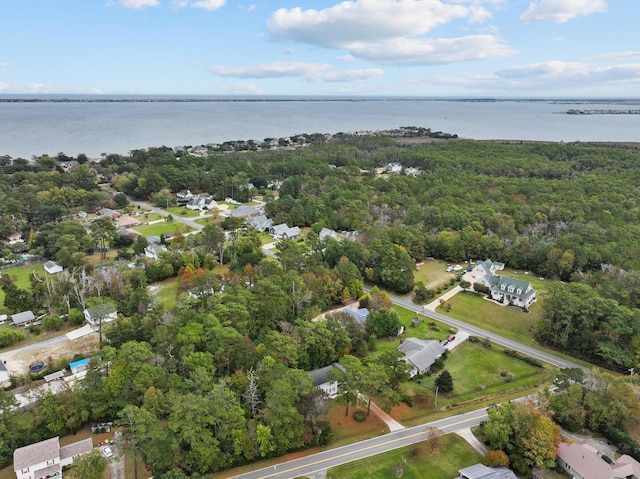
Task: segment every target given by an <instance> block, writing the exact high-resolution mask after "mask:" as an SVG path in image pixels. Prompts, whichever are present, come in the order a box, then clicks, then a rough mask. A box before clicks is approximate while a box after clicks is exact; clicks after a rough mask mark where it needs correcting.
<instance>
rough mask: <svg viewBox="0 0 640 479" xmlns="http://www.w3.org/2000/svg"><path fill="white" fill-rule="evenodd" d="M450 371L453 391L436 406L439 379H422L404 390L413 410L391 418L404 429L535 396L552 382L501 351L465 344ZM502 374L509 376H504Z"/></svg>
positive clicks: (440, 396) (394, 412) (540, 371)
mask: <svg viewBox="0 0 640 479" xmlns="http://www.w3.org/2000/svg"><path fill="white" fill-rule="evenodd" d="M445 369H447V370H448V371H449V372H450V373H451V376H452V377H453V387H454V390H453V392H451V393H448V394H443V393H439V394H438V404H437V407H436V404H435V385H434V383H435V380H436V377H437V375H438V374H439V373H440V372H438V373H435V374H434V375H432V376H423V377H422V379H421V381H422V384H420V383H419V382H418V381H417V380H416V379H413V380H411V381H408V382H407V383H406V384H405V385H404V386H403V390H404V392H405V394H407V395H408V396H410V397H412V398H413V399H414V401H415V405H414V406H413V407H408V406H407V405H406V404H401V405H399V406H396V407H394V408H393V409H392V411H391V415H392V416H393V417H394V418H395V419H396V420H397V421H399V422H401V423H402V424H405V425H415V424H419V423H421V422H425V421H427V420H432V419H434V418H433V417H431V415H432V414H433V413H436V412H438V411H443V410H447V409H450V408H454V407H458V406H459V405H462V404H469V405H471V406H470V409H476V408H477V407H480V405H481V403H482V402H483V401H485V400H486V401H489V402H496V400H497V399H498V398H500V400H506V398H507V397H508V396H509V395H512V394H514V395H515V396H516V397H517V396H522V395H525V394H527V392H525V391H529V390H531V391H530V392H532V390H533V389H536V388H538V387H540V386H541V385H543V384H545V383H546V382H548V381H550V380H551V379H552V376H553V373H552V372H551V371H550V370H548V369H543V368H536V367H533V366H530V365H529V364H527V363H525V362H524V361H521V360H518V359H515V358H512V357H510V356H507V355H506V354H504V353H503V352H502V350H501V349H500V348H497V347H495V346H494V347H491V348H486V347H484V346H482V345H480V344H479V343H469V342H466V343H464V344H462V345H461V346H459V347H458V348H456V349H455V350H454V351H453V352H451V353H449V358H448V359H447V361H446V364H445ZM501 373H504V374H506V375H505V376H502V375H501Z"/></svg>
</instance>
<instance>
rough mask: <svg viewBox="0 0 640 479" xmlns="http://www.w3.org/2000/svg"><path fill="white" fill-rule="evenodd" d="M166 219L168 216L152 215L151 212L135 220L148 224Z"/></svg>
mask: <svg viewBox="0 0 640 479" xmlns="http://www.w3.org/2000/svg"><path fill="white" fill-rule="evenodd" d="M166 217H167V216H166V215H161V214H160V213H152V212H150V211H149V212H145V213H144V214H142V215H136V216H134V218H136V219H137V220H138V221H140V222H141V223H148V222H149V221H157V220H161V219H164V218H166Z"/></svg>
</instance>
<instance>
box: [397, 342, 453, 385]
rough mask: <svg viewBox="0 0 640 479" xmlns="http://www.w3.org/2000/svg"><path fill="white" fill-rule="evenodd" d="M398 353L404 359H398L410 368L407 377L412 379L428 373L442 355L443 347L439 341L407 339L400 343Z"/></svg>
mask: <svg viewBox="0 0 640 479" xmlns="http://www.w3.org/2000/svg"><path fill="white" fill-rule="evenodd" d="M398 351H402V352H403V353H404V357H402V358H400V359H402V360H403V361H404V362H405V363H407V364H408V365H409V366H411V367H412V369H411V371H410V372H409V377H410V378H412V377H414V376H416V375H418V374H424V373H426V372H427V371H429V369H430V368H431V366H432V365H433V363H435V362H436V359H438V358H439V357H440V356H442V353H444V346H443V345H442V344H441V343H440V341H434V340H429V341H425V340H422V339H418V338H407V339H405V340H404V341H402V343H400V346H398Z"/></svg>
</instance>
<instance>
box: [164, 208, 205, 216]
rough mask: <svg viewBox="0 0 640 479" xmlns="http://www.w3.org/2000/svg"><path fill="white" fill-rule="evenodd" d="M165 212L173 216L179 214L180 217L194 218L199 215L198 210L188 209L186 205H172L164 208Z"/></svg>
mask: <svg viewBox="0 0 640 479" xmlns="http://www.w3.org/2000/svg"><path fill="white" fill-rule="evenodd" d="M165 211H166V212H167V213H170V214H172V215H173V216H180V217H182V218H194V217H196V216H200V210H190V209H189V208H187V207H186V206H172V207H171V208H169V209H165Z"/></svg>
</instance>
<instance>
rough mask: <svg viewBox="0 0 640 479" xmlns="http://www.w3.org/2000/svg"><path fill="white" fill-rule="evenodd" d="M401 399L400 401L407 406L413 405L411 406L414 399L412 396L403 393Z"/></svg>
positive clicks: (413, 404)
mask: <svg viewBox="0 0 640 479" xmlns="http://www.w3.org/2000/svg"><path fill="white" fill-rule="evenodd" d="M401 401H402V402H403V403H405V404H406V405H407V406H409V407H413V406H415V401H414V400H413V398H412V397H411V396H408V395H406V394H404V395H403V396H402V399H401Z"/></svg>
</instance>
